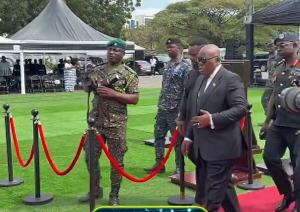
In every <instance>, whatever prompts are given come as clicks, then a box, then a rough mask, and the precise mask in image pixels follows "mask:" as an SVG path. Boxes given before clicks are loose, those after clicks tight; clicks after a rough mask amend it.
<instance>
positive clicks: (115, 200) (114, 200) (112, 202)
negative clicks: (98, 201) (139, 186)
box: [108, 194, 120, 206]
mask: <svg viewBox="0 0 300 212" xmlns="http://www.w3.org/2000/svg"><path fill="white" fill-rule="evenodd" d="M108 205H109V206H118V205H120V201H119V197H118V195H112V194H110V195H109V201H108Z"/></svg>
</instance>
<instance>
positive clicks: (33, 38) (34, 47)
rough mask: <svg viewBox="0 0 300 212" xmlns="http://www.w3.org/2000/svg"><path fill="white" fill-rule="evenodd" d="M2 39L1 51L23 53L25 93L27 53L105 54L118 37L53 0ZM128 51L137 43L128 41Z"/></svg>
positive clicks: (58, 0) (60, 0) (21, 63)
mask: <svg viewBox="0 0 300 212" xmlns="http://www.w3.org/2000/svg"><path fill="white" fill-rule="evenodd" d="M10 38H11V39H6V38H4V40H3V39H0V52H1V53H12V54H19V55H20V75H21V76H20V77H21V94H25V93H26V90H25V70H24V54H58V53H59V54H85V55H104V54H106V49H107V48H106V44H107V43H108V42H109V41H110V40H112V39H114V38H113V37H110V36H108V35H105V34H103V33H101V32H98V31H97V30H95V29H93V28H92V27H90V26H88V25H87V24H86V23H84V22H83V21H82V20H81V19H80V18H78V17H77V16H76V15H75V14H74V13H73V12H72V11H71V10H70V9H69V7H68V6H67V5H66V4H65V2H64V1H63V0H50V2H49V3H48V5H47V6H46V8H45V9H44V10H43V11H42V12H41V13H40V14H39V15H38V16H37V17H36V18H35V19H34V20H33V21H32V22H30V23H29V24H28V25H27V26H25V27H24V28H23V29H21V30H20V31H18V32H17V33H15V34H14V35H13V36H11V37H10ZM126 44H127V48H126V53H127V54H134V52H135V51H134V43H132V42H126Z"/></svg>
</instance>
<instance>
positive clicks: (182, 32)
mask: <svg viewBox="0 0 300 212" xmlns="http://www.w3.org/2000/svg"><path fill="white" fill-rule="evenodd" d="M277 2H279V0H256V1H255V10H256V11H257V10H260V9H262V8H265V7H267V6H270V5H272V4H274V3H277ZM244 16H245V0H214V1H212V0H190V1H184V2H178V3H175V4H171V5H169V6H168V7H167V8H166V9H165V10H163V11H161V12H159V13H158V14H156V16H155V18H154V20H153V21H152V22H151V23H150V26H149V27H152V28H154V29H156V30H159V31H163V32H164V33H163V36H162V39H161V41H160V42H159V43H158V44H157V46H158V49H160V50H161V49H165V40H166V39H167V38H168V37H170V36H171V37H174V36H176V37H180V38H181V39H182V40H183V42H184V43H185V44H186V45H188V44H189V42H190V41H191V40H192V39H193V38H195V37H196V36H203V37H206V38H207V39H208V40H209V41H210V42H212V43H215V44H216V45H218V46H220V47H225V41H226V40H227V39H235V40H236V41H237V43H238V44H239V46H240V48H239V49H240V51H243V50H244V45H245V26H244V21H243V20H244ZM286 29H287V28H286V27H282V26H275V27H274V26H263V27H262V26H256V29H255V47H256V49H258V50H263V49H264V48H265V43H266V42H270V41H272V40H274V38H275V36H276V35H277V34H278V32H280V31H285V30H286ZM289 29H292V30H294V28H291V27H289ZM133 41H134V40H133Z"/></svg>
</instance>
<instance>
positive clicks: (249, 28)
mask: <svg viewBox="0 0 300 212" xmlns="http://www.w3.org/2000/svg"><path fill="white" fill-rule="evenodd" d="M246 39H247V42H246V43H247V45H246V57H247V60H249V69H250V85H251V84H252V83H253V79H254V64H253V63H254V25H253V24H246Z"/></svg>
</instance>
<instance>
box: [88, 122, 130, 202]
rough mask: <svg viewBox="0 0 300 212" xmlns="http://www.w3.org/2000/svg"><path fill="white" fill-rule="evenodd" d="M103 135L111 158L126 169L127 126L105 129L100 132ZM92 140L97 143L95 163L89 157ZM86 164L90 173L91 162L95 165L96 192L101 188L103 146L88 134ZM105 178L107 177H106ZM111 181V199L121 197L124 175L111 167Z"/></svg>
mask: <svg viewBox="0 0 300 212" xmlns="http://www.w3.org/2000/svg"><path fill="white" fill-rule="evenodd" d="M99 132H100V133H101V135H102V137H103V139H104V141H105V143H106V144H107V146H108V149H109V151H110V154H111V156H112V157H113V158H114V159H115V160H116V162H117V163H118V164H119V166H120V167H121V168H124V155H125V153H126V151H127V146H126V125H124V126H119V127H118V128H114V127H112V128H105V129H103V130H99ZM90 139H91V141H92V142H95V161H90V155H89V142H88V141H89V140H90ZM84 150H85V162H86V165H87V168H88V171H89V164H90V162H93V163H95V185H96V190H98V188H99V187H100V178H101V173H100V164H99V159H100V156H101V152H102V146H101V145H100V143H99V141H98V139H97V138H96V137H94V136H92V137H91V136H89V135H88V134H87V136H86V140H85V144H84ZM104 176H105V177H106V176H107V175H104ZM110 180H111V192H110V197H116V198H118V196H119V190H120V186H121V182H122V175H121V174H119V172H118V171H117V170H116V169H115V168H114V167H113V166H112V165H111V169H110Z"/></svg>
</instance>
